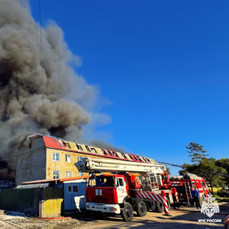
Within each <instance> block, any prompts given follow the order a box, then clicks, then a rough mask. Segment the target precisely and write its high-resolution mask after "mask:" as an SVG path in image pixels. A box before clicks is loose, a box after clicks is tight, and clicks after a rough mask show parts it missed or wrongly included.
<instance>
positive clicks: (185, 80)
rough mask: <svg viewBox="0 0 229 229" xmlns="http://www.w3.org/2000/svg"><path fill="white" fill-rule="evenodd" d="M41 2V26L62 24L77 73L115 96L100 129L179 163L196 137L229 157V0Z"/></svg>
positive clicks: (131, 147) (130, 146)
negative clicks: (79, 63)
mask: <svg viewBox="0 0 229 229" xmlns="http://www.w3.org/2000/svg"><path fill="white" fill-rule="evenodd" d="M40 1H41V13H42V14H41V18H42V24H43V25H45V24H46V23H47V22H48V20H50V19H51V20H54V21H55V22H56V23H57V24H58V25H59V26H60V27H61V28H62V30H63V31H64V35H65V40H66V42H67V44H68V46H69V48H70V49H71V51H72V52H73V53H75V54H77V55H79V56H81V57H82V66H81V67H79V68H77V72H78V73H80V74H82V75H83V76H84V78H85V79H86V80H87V81H88V82H89V83H90V84H95V85H99V87H100V89H101V94H102V95H103V96H105V97H107V98H108V99H109V100H110V101H111V104H110V105H109V106H105V107H103V108H102V111H103V112H105V113H108V114H109V115H111V117H112V122H111V123H110V124H108V125H106V126H104V127H101V128H100V130H101V131H107V132H109V133H111V135H112V139H110V141H111V142H112V143H113V144H115V145H117V146H123V147H125V148H126V149H127V150H128V151H131V152H133V153H136V154H142V155H146V156H149V157H151V158H154V159H156V160H159V161H165V162H170V163H176V164H183V163H184V162H187V163H189V162H190V159H189V157H188V155H187V153H186V150H185V145H187V144H188V143H189V142H191V141H194V142H197V143H200V144H202V145H204V147H205V149H206V150H207V151H208V152H209V154H210V156H213V157H215V158H221V157H228V156H229V141H228V139H229V122H228V117H229V90H228V88H229V79H228V76H229V64H228V62H229V56H228V53H229V42H228V40H229V14H228V12H229V2H228V1H218V2H216V1H212V0H208V1H181V0H180V1H175V0H173V1H170V0H167V1H159V0H158V1H152V0H148V1H147V0H144V1H137V0H132V1H130V0H124V1H123V0H122V1H121V0H116V1H107V0H97V1H93V0H90V1H89V0H77V1H75V0H68V1H64V0H58V1H56V0H48V1H45V0H40ZM30 3H31V11H32V15H33V17H34V18H35V19H36V20H38V15H39V14H38V13H39V8H38V0H31V1H30ZM176 171H177V169H175V168H173V169H172V172H174V173H175V172H176Z"/></svg>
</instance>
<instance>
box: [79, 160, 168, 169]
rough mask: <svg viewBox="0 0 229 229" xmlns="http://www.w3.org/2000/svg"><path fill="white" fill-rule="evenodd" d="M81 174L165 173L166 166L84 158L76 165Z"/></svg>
mask: <svg viewBox="0 0 229 229" xmlns="http://www.w3.org/2000/svg"><path fill="white" fill-rule="evenodd" d="M75 166H76V167H77V168H78V170H79V171H81V172H136V173H163V172H164V171H165V170H166V167H165V166H164V165H160V164H158V163H140V162H130V161H120V160H108V159H98V158H88V157H86V158H82V161H78V162H76V163H75Z"/></svg>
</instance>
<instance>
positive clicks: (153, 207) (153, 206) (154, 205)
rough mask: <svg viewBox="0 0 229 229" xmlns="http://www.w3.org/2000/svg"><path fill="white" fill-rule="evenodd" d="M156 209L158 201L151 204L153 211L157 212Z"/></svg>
mask: <svg viewBox="0 0 229 229" xmlns="http://www.w3.org/2000/svg"><path fill="white" fill-rule="evenodd" d="M156 207H157V204H156V201H154V200H153V201H152V202H151V211H155V209H156Z"/></svg>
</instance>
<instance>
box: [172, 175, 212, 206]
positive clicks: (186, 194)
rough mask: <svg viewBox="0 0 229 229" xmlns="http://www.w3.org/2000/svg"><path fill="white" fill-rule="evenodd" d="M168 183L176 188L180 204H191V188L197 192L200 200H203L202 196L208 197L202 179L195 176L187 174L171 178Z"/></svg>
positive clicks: (205, 185)
mask: <svg viewBox="0 0 229 229" xmlns="http://www.w3.org/2000/svg"><path fill="white" fill-rule="evenodd" d="M169 181H170V186H171V187H175V188H176V190H177V192H178V197H179V201H181V202H187V203H188V204H192V199H193V198H192V193H191V189H192V187H193V186H195V188H196V189H197V190H198V191H199V195H200V200H202V199H203V196H208V194H209V193H210V191H209V189H208V186H207V184H206V182H205V180H204V178H203V177H199V176H197V175H195V174H190V173H187V174H184V175H182V176H171V177H170V178H169Z"/></svg>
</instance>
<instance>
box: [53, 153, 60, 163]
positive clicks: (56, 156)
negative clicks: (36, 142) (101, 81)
mask: <svg viewBox="0 0 229 229" xmlns="http://www.w3.org/2000/svg"><path fill="white" fill-rule="evenodd" d="M52 160H53V161H59V153H53V154H52Z"/></svg>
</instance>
